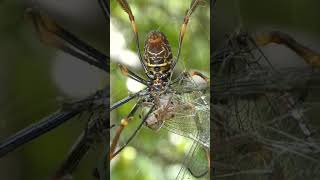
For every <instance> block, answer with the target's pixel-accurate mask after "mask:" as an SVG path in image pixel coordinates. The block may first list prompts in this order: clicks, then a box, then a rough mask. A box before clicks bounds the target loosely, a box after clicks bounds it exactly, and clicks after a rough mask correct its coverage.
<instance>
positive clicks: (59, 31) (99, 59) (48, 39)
mask: <svg viewBox="0 0 320 180" xmlns="http://www.w3.org/2000/svg"><path fill="white" fill-rule="evenodd" d="M26 15H27V17H28V18H29V19H30V20H31V21H32V22H33V24H34V27H35V29H36V31H37V33H38V34H39V36H40V40H41V41H42V43H44V44H47V45H50V46H53V47H56V48H58V49H61V50H62V51H64V52H66V53H68V54H70V55H72V56H75V57H77V58H79V59H81V60H83V61H85V62H87V63H89V64H91V65H93V66H96V67H97V68H99V69H102V70H103V71H106V72H108V65H109V62H108V61H107V60H108V59H110V58H109V57H108V56H107V55H105V54H103V53H102V52H100V51H98V50H96V49H95V48H93V47H91V46H89V45H88V44H86V43H85V42H83V41H81V40H80V39H78V38H77V37H76V36H75V35H73V34H72V33H70V32H68V31H67V30H65V29H64V28H62V27H61V26H59V25H58V24H57V23H56V22H55V21H54V20H53V19H51V18H50V17H49V16H47V15H44V14H40V12H38V11H36V10H35V9H28V10H27V11H26ZM61 40H64V41H66V42H67V43H69V45H67V44H65V43H64V42H62V41H61ZM70 45H71V47H72V48H71V47H70Z"/></svg>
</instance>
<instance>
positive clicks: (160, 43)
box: [144, 31, 172, 90]
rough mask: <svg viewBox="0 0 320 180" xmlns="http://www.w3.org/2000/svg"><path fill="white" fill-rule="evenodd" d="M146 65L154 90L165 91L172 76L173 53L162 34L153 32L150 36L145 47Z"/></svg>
mask: <svg viewBox="0 0 320 180" xmlns="http://www.w3.org/2000/svg"><path fill="white" fill-rule="evenodd" d="M144 63H145V64H146V68H147V72H146V74H147V76H148V78H149V79H150V81H151V82H152V85H153V87H154V89H155V90H161V89H163V88H164V86H165V84H166V83H167V82H168V79H169V77H170V74H171V71H170V69H171V64H172V52H171V48H170V44H169V41H168V40H167V37H166V36H165V35H164V34H163V33H162V32H160V31H151V32H150V33H149V34H148V36H147V39H146V41H145V45H144Z"/></svg>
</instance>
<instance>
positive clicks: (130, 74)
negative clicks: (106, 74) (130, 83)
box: [119, 64, 149, 86]
mask: <svg viewBox="0 0 320 180" xmlns="http://www.w3.org/2000/svg"><path fill="white" fill-rule="evenodd" d="M119 67H120V69H121V72H122V74H123V75H125V76H128V77H129V78H131V79H133V80H136V81H137V82H139V83H141V84H144V85H146V86H148V84H149V83H148V82H147V81H146V80H144V79H142V78H141V77H140V76H138V75H136V74H135V73H134V72H132V71H130V70H129V69H128V68H127V67H126V66H124V65H121V64H119Z"/></svg>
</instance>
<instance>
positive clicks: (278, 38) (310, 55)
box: [253, 31, 320, 68]
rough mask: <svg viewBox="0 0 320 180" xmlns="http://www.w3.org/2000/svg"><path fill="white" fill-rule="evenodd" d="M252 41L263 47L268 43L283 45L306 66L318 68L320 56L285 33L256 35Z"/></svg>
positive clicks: (273, 32)
mask: <svg viewBox="0 0 320 180" xmlns="http://www.w3.org/2000/svg"><path fill="white" fill-rule="evenodd" d="M253 41H254V42H255V44H257V45H258V46H265V45H267V44H270V43H276V44H283V45H285V46H287V47H288V48H290V49H291V50H292V51H294V52H295V53H297V54H298V55H299V56H300V57H302V58H303V59H304V60H305V61H306V63H307V64H310V65H311V66H312V67H316V68H320V54H319V53H318V52H315V51H313V50H311V49H309V48H308V47H306V46H303V45H302V44H300V43H299V42H297V41H296V40H295V39H293V38H292V37H291V36H290V35H288V34H286V33H283V32H280V31H271V32H264V33H256V34H255V35H254V36H253Z"/></svg>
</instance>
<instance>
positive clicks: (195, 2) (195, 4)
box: [171, 0, 205, 69]
mask: <svg viewBox="0 0 320 180" xmlns="http://www.w3.org/2000/svg"><path fill="white" fill-rule="evenodd" d="M202 2H205V1H204V0H193V1H192V2H191V4H190V7H189V9H188V10H187V11H186V14H185V16H184V19H183V24H182V26H181V28H180V33H179V47H178V53H177V58H176V59H175V61H174V62H173V63H172V68H171V69H174V68H175V66H176V64H177V63H178V60H179V56H180V52H181V47H182V41H183V37H184V34H185V32H186V29H187V25H188V23H189V19H190V17H191V15H192V13H193V12H194V11H195V9H196V8H197V7H198V5H199V4H200V3H202Z"/></svg>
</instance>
